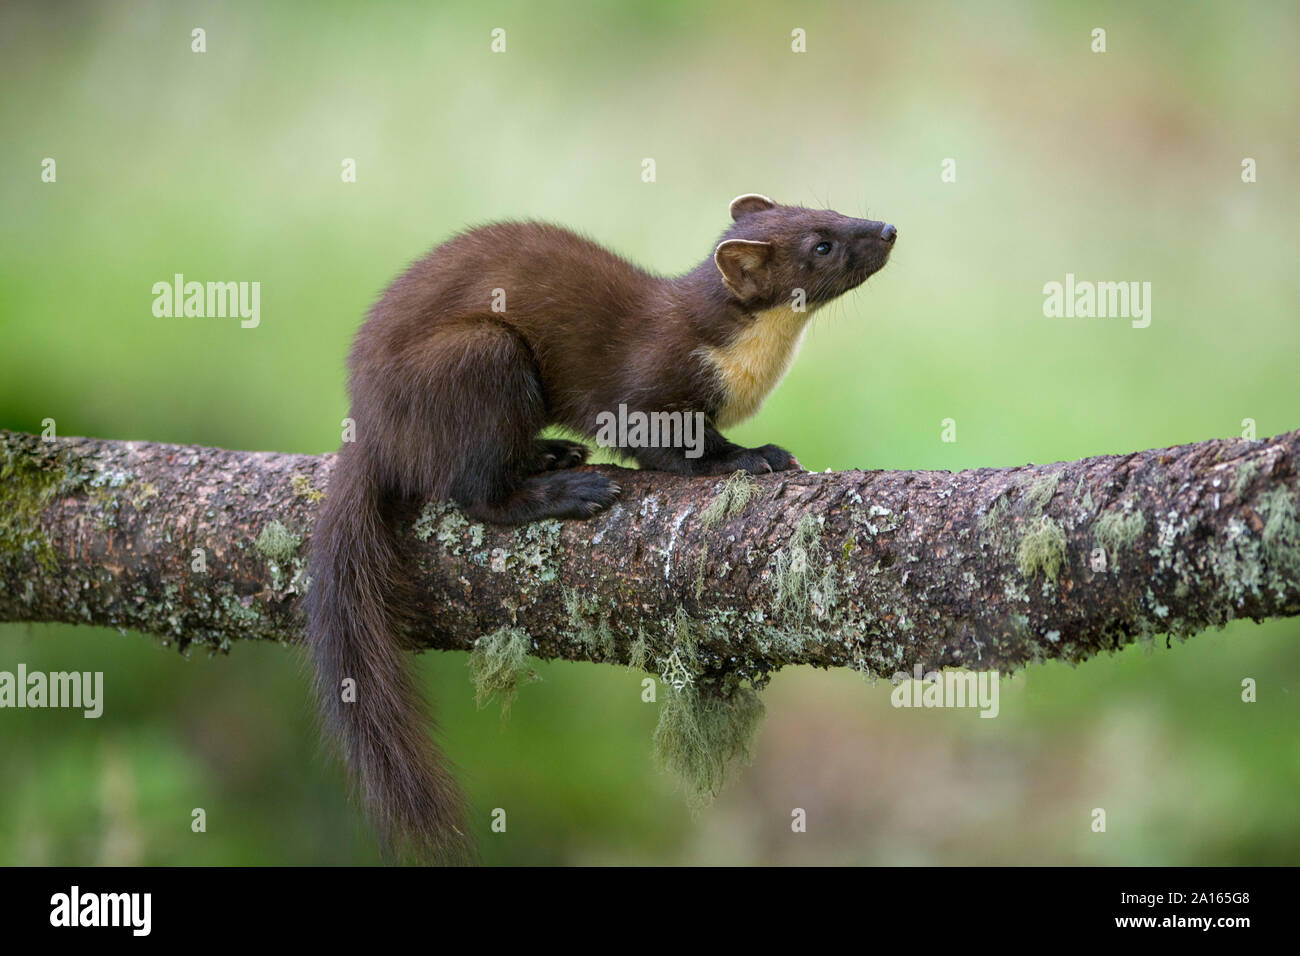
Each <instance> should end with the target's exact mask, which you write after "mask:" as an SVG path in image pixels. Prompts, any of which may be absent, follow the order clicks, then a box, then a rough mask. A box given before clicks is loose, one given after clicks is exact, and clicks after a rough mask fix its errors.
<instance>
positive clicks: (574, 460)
mask: <svg viewBox="0 0 1300 956" xmlns="http://www.w3.org/2000/svg"><path fill="white" fill-rule="evenodd" d="M537 446H538V452H539V464H540V466H541V467H540V470H541V471H559V470H560V469H561V468H576V467H577V466H578V465H581V464H582V463H583V462H585V461H586V460H587V456H588V455H589V454H591V449H590V448H588V447H587V446H586V445H584V444H583V443H582V442H577V441H567V440H565V439H563V438H547V439H543V440H541V441H539V442H538V443H537Z"/></svg>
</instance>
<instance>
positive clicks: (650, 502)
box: [0, 431, 1300, 683]
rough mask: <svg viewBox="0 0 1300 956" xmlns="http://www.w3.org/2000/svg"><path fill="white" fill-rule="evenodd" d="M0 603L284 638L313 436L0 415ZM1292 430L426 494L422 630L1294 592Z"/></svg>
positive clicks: (1140, 615)
mask: <svg viewBox="0 0 1300 956" xmlns="http://www.w3.org/2000/svg"><path fill="white" fill-rule="evenodd" d="M0 447H2V448H3V460H2V461H0V581H3V583H4V585H5V587H4V592H3V594H2V595H0V620H5V621H63V622H69V623H78V624H94V625H100V626H107V627H116V628H119V629H131V630H138V631H143V632H146V633H149V634H155V635H158V636H160V637H162V638H164V639H165V640H166V641H168V642H176V643H179V644H180V645H181V646H182V647H184V646H186V645H188V644H190V643H195V642H198V643H203V644H207V645H210V646H212V647H216V648H221V649H223V650H224V649H227V648H228V647H229V646H230V644H231V643H232V642H234V641H236V640H240V639H258V640H279V641H296V640H297V639H298V636H299V628H300V624H301V621H300V604H301V596H302V593H303V592H304V590H305V589H306V587H307V580H306V574H305V555H306V544H307V539H308V538H309V536H310V533H311V527H312V522H313V520H314V515H315V509H316V504H317V502H318V501H319V500H320V498H321V495H322V493H323V492H324V491H325V490H326V489H327V487H328V479H329V474H330V469H331V468H332V466H333V462H334V458H333V456H332V455H324V456H319V457H311V456H306V455H286V454H274V453H267V452H234V451H224V450H221V449H215V448H202V447H195V446H177V445H162V444H153V443H148V442H125V441H105V440H99V439H91V438H66V439H56V440H52V441H45V440H42V439H40V438H38V437H36V436H32V435H24V434H17V433H13V432H0ZM1298 475H1300V431H1295V432H1290V433H1288V434H1285V435H1281V436H1278V437H1277V438H1273V439H1269V440H1264V441H1245V440H1215V441H1206V442H1201V443H1198V444H1192V445H1183V446H1180V447H1175V448H1167V449H1163V450H1153V451H1146V452H1140V453H1135V454H1130V455H1109V456H1103V457H1097V458H1088V459H1083V460H1081V461H1075V462H1068V463H1057V464H1050V465H1037V466H1025V467H1020V468H1004V469H991V468H981V469H976V470H973V471H964V472H958V473H955V474H953V473H948V472H889V471H869V472H863V471H846V472H839V473H834V474H830V473H828V474H812V473H801V472H787V473H784V474H778V475H769V476H765V477H762V478H758V479H749V478H745V477H741V476H736V477H733V478H731V479H728V480H726V481H723V480H719V479H683V478H678V477H674V476H670V475H665V474H658V473H652V472H637V471H624V470H619V472H618V480H619V482H620V484H621V485H622V486H623V498H622V501H621V502H620V503H619V504H618V505H617V506H615V507H614V508H613V509H611V510H610V511H609V512H608V513H606V514H603V515H601V516H599V517H597V518H595V519H593V520H591V521H588V522H577V521H573V522H559V521H544V522H539V523H537V524H533V525H528V526H524V527H519V528H500V527H494V526H484V525H480V524H474V523H471V522H469V521H467V520H466V519H465V518H464V517H463V516H461V514H460V513H459V512H458V511H456V510H455V509H454V508H452V507H450V506H448V505H445V504H440V503H434V504H430V505H429V506H428V507H427V508H426V509H425V510H424V513H423V514H422V515H421V517H420V519H419V520H418V521H417V522H415V523H414V525H413V526H412V528H411V532H410V533H411V535H412V541H413V545H414V549H415V557H414V559H413V567H414V569H415V572H416V573H417V574H418V575H419V577H420V580H421V582H422V584H423V586H424V590H425V592H426V593H427V594H428V599H427V601H426V602H425V607H424V612H425V613H424V621H425V622H426V623H425V625H424V627H423V629H422V630H421V632H420V633H418V634H416V635H414V638H415V640H416V642H417V643H419V644H421V645H424V646H429V647H438V648H444V649H468V648H470V647H471V646H472V645H473V643H474V641H475V639H476V638H478V637H479V636H480V635H483V634H486V633H489V632H493V631H496V630H499V629H501V628H513V629H520V630H522V631H524V632H526V633H527V634H528V635H529V637H530V638H531V641H532V650H533V653H534V654H536V655H537V656H540V657H544V658H555V657H559V658H568V659H582V660H591V661H608V662H619V663H627V662H631V663H634V664H639V665H643V666H647V667H656V666H657V664H656V662H659V664H662V662H663V661H664V660H665V659H667V658H668V657H669V655H670V654H671V652H672V650H673V649H674V648H675V647H679V646H680V644H681V641H682V640H683V638H684V636H685V637H688V638H689V640H690V642H691V647H692V650H693V651H694V652H695V654H696V657H695V660H696V662H697V667H698V673H699V674H700V675H702V676H704V677H705V678H708V679H713V680H720V681H725V682H734V681H736V680H737V679H751V680H756V681H758V682H760V683H761V682H762V680H764V679H765V678H766V676H767V675H768V674H769V673H770V672H771V671H774V670H775V669H777V668H778V667H781V666H783V665H786V664H813V665H816V666H821V667H838V666H847V667H853V668H856V669H859V670H861V671H863V672H864V673H870V674H876V675H882V676H889V675H891V674H893V673H895V672H898V671H908V672H910V671H911V669H912V667H913V665H915V664H921V665H922V666H923V667H924V668H926V669H927V670H928V669H933V668H938V667H941V666H945V665H953V666H962V667H969V668H976V669H998V670H1000V671H1003V672H1007V671H1011V670H1014V669H1015V668H1017V667H1018V666H1021V665H1023V664H1025V663H1026V662H1028V661H1033V660H1042V659H1046V658H1060V659H1065V660H1071V661H1078V660H1082V659H1085V658H1087V657H1090V656H1092V655H1093V654H1095V653H1097V652H1098V651H1100V650H1102V649H1111V648H1115V647H1118V646H1121V645H1123V644H1125V643H1128V642H1130V641H1132V640H1133V639H1134V638H1135V637H1138V636H1142V635H1154V634H1160V633H1167V634H1171V635H1175V636H1179V637H1185V636H1188V635H1190V634H1192V633H1194V632H1196V631H1199V630H1202V629H1204V628H1206V627H1208V626H1211V625H1223V624H1224V623H1226V622H1227V621H1229V620H1231V619H1233V618H1236V617H1249V618H1252V619H1254V620H1256V621H1258V620H1262V619H1264V618H1267V617H1274V616H1287V615H1296V614H1300V521H1298V520H1297V514H1298V513H1300V499H1298V495H1297V476H1298Z"/></svg>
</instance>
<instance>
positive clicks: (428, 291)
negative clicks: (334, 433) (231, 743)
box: [307, 194, 898, 862]
mask: <svg viewBox="0 0 1300 956" xmlns="http://www.w3.org/2000/svg"><path fill="white" fill-rule="evenodd" d="M730 211H731V218H732V219H733V220H734V222H733V224H732V226H731V228H730V229H728V230H727V231H726V232H725V233H724V234H723V236H722V238H721V240H720V241H719V243H718V245H717V246H716V248H715V249H714V251H713V254H712V255H711V256H710V257H709V258H707V259H705V260H704V261H703V262H702V263H700V265H698V266H697V267H696V268H694V269H692V270H691V271H690V272H688V273H686V274H685V275H683V276H679V277H677V278H664V277H661V276H656V275H651V274H650V273H648V272H645V271H643V270H641V269H640V268H638V267H637V266H635V265H633V264H632V263H630V262H628V261H627V260H625V259H623V258H620V257H619V256H617V255H615V254H614V253H612V252H609V251H608V250H606V249H603V248H602V247H600V246H598V245H596V244H595V243H594V242H591V241H590V240H587V239H584V238H583V237H581V236H579V235H576V234H575V233H572V232H570V231H568V230H567V229H562V228H560V227H558V226H553V225H545V224H542V223H533V222H523V223H513V222H510V223H500V224H496V225H489V226H484V227H481V228H476V229H471V230H469V231H468V232H465V233H462V234H461V235H458V236H456V237H455V238H453V239H451V240H449V241H448V242H446V243H444V244H443V245H441V246H439V247H438V248H436V249H434V250H433V251H432V252H431V253H429V254H428V255H427V256H425V257H424V258H423V259H420V260H419V261H417V262H416V263H415V264H414V265H412V266H411V267H410V268H409V269H407V271H406V272H405V273H404V274H403V275H402V276H401V277H400V278H398V279H397V280H396V281H395V282H393V284H392V285H391V286H390V287H389V288H388V290H387V291H386V292H385V293H384V295H383V296H382V297H381V298H380V300H379V302H378V303H377V304H376V305H375V306H374V308H373V309H371V311H370V315H369V317H368V318H367V320H366V322H365V323H364V324H363V325H362V327H361V329H360V331H358V333H357V336H356V340H355V342H354V344H353V347H352V352H351V355H350V359H349V367H350V370H351V377H350V382H349V390H350V392H351V396H352V408H351V412H350V417H351V418H352V419H353V420H354V422H355V441H352V442H345V443H344V445H343V447H342V448H341V449H340V451H339V455H338V461H337V463H336V465H335V468H334V472H333V475H332V477H331V479H330V482H329V488H328V490H327V493H326V496H325V500H324V503H323V505H322V506H321V510H320V515H319V518H318V520H317V523H316V528H315V531H314V532H313V534H312V543H311V558H310V574H311V580H312V584H311V588H310V591H309V593H308V596H307V637H308V644H309V646H310V650H311V652H312V656H313V659H314V663H315V668H316V681H315V684H316V693H317V696H318V698H319V700H320V706H321V710H322V713H323V716H324V719H325V722H326V724H327V730H328V731H329V732H330V733H332V734H333V735H334V736H335V737H337V739H338V740H339V741H340V743H341V746H342V750H343V753H344V757H345V758H346V761H347V763H348V764H349V766H350V768H351V770H352V772H353V774H354V775H355V777H356V779H357V781H358V784H359V787H360V790H361V796H362V799H363V802H364V805H365V806H366V808H367V810H368V812H369V814H370V816H371V818H372V820H373V821H374V823H375V825H376V828H377V829H378V831H379V833H380V835H381V837H382V838H383V840H384V843H385V845H386V846H387V847H388V849H389V851H390V853H396V854H397V855H399V856H408V855H410V856H414V857H415V858H417V859H423V860H433V861H441V862H458V861H466V860H468V859H470V858H471V857H472V842H471V840H470V837H469V829H468V827H467V825H466V823H465V810H464V801H463V798H462V797H461V795H460V791H459V788H458V787H457V786H456V783H455V781H454V780H453V779H452V776H451V773H450V770H449V768H448V766H447V763H446V761H445V760H444V759H443V757H442V756H441V754H440V753H439V752H438V751H437V750H436V748H435V747H434V746H433V743H432V741H431V739H430V726H429V724H430V721H429V720H428V718H427V717H426V716H425V714H426V711H425V708H424V706H423V702H422V699H421V695H420V694H419V692H418V691H417V689H416V687H415V684H414V682H413V680H412V678H411V676H410V675H409V673H408V670H407V660H406V651H408V650H410V649H412V648H411V645H410V641H409V639H408V638H407V634H408V633H409V628H410V626H411V625H412V624H413V623H414V621H413V620H412V618H413V615H414V611H413V608H414V607H415V606H416V603H417V602H416V600H415V597H414V595H413V593H412V589H413V582H412V581H411V579H410V577H409V575H408V572H407V567H408V566H409V557H408V556H407V555H406V553H405V551H404V547H403V545H402V540H403V537H402V533H401V529H402V527H403V526H404V523H405V522H407V521H409V520H410V518H411V517H412V515H413V514H414V513H415V511H416V509H418V508H419V507H420V506H421V505H422V504H423V503H425V502H426V501H427V500H429V499H439V500H451V501H454V502H455V503H456V504H457V505H458V506H459V507H460V509H461V510H462V511H463V512H464V514H465V515H466V516H467V517H469V518H471V519H473V520H475V521H483V522H493V523H501V524H516V523H523V522H529V521H536V520H538V519H541V518H589V517H591V516H592V515H594V514H596V513H598V512H599V511H601V510H602V509H603V508H606V507H608V506H609V505H610V504H611V503H612V502H613V501H614V500H615V498H617V496H618V494H619V488H618V485H617V484H616V483H615V482H614V481H613V480H611V479H610V478H609V477H608V476H606V475H604V474H599V473H596V472H592V471H576V470H574V466H576V465H580V464H582V463H583V462H584V461H585V460H586V458H587V452H588V448H587V446H586V445H585V444H582V443H579V442H575V441H567V440H561V439H544V438H540V437H538V433H539V432H540V431H541V430H542V429H543V428H545V427H547V426H550V425H556V426H562V427H563V428H564V429H566V430H567V431H569V432H572V433H574V434H576V435H580V436H586V437H588V438H590V437H592V436H593V435H594V433H595V430H596V423H597V420H598V417H599V416H600V415H601V413H606V414H608V413H609V412H611V411H612V410H615V409H618V408H619V406H620V405H626V406H627V407H628V408H629V409H632V410H639V411H642V412H645V413H657V412H662V411H665V410H667V411H681V412H685V413H691V414H694V413H702V415H703V422H704V428H703V441H702V445H703V447H702V449H698V448H697V449H696V450H695V452H694V454H693V455H688V454H687V453H686V452H685V451H684V449H682V448H676V447H635V448H631V447H629V448H623V449H615V451H618V452H620V453H622V454H623V455H624V456H625V457H627V458H630V459H632V460H634V461H636V463H637V464H638V465H640V466H641V467H643V468H651V469H656V470H659V471H670V472H676V473H678V474H684V475H721V474H728V473H731V472H735V471H738V470H740V471H746V472H749V473H751V474H762V473H767V472H771V471H782V470H784V469H789V468H792V467H797V465H798V463H797V462H796V461H795V459H794V457H793V456H791V454H790V453H789V452H788V451H786V450H785V449H783V448H779V447H777V446H776V445H764V446H762V447H761V448H744V447H742V446H740V445H737V444H734V443H733V442H730V441H728V440H727V439H726V438H724V437H723V436H722V434H721V433H720V432H719V431H718V428H719V427H727V426H730V425H733V424H735V423H737V422H740V421H742V420H744V419H745V418H748V417H749V416H751V415H753V414H754V413H755V412H756V411H757V410H758V408H759V406H760V405H761V404H762V402H763V399H764V398H765V397H766V396H767V394H768V393H769V392H770V391H771V390H772V389H773V388H774V387H775V386H776V384H777V382H779V381H780V379H781V377H782V376H783V375H784V374H785V372H786V370H787V369H788V368H789V365H790V362H791V360H792V359H793V357H794V354H795V352H796V351H797V349H798V346H799V342H800V339H801V338H802V336H803V333H804V329H805V327H806V325H807V323H808V320H809V318H810V317H811V316H812V314H813V313H814V312H815V311H816V310H817V308H818V307H819V306H821V305H824V304H825V303H827V302H829V301H830V300H832V299H834V298H836V297H837V296H840V295H842V294H844V293H845V292H848V291H849V290H850V289H853V288H856V287H857V286H859V285H861V284H862V283H863V282H864V281H866V279H867V277H868V276H870V275H871V274H872V273H874V272H876V271H877V270H879V269H880V268H881V267H882V266H884V264H885V262H886V261H887V260H888V259H889V254H890V251H891V249H892V248H893V245H894V240H895V238H896V237H897V235H898V233H897V230H895V228H894V227H893V226H891V225H887V224H885V223H881V222H872V221H870V220H866V219H852V218H850V217H848V216H843V215H840V214H839V213H836V212H832V211H830V210H819V209H807V208H803V207H801V206H782V205H779V204H777V203H775V202H773V201H772V200H770V199H768V198H767V197H765V196H760V195H757V194H748V195H744V196H740V197H738V198H737V199H735V200H733V201H732V203H731V210H730ZM347 678H352V679H353V681H354V682H355V684H354V688H355V701H349V700H345V699H344V698H345V695H344V693H343V682H344V681H345V679H347Z"/></svg>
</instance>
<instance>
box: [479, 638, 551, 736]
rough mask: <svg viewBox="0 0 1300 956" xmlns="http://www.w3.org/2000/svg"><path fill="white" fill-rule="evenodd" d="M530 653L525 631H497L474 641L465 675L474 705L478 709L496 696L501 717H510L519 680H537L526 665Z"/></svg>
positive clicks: (529, 642)
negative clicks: (471, 688)
mask: <svg viewBox="0 0 1300 956" xmlns="http://www.w3.org/2000/svg"><path fill="white" fill-rule="evenodd" d="M531 651H532V640H531V639H530V638H529V636H528V632H527V631H524V630H522V629H521V628H517V627H503V628H500V629H499V630H496V631H493V632H492V633H491V634H485V635H484V636H483V637H480V638H479V639H478V640H477V641H475V642H474V649H473V650H472V651H470V655H469V672H470V677H471V679H472V680H473V681H474V686H475V694H474V702H475V703H476V704H478V706H479V708H480V709H482V708H483V707H486V706H487V704H488V702H489V701H490V700H491V699H492V698H493V697H496V696H500V698H501V718H502V720H504V719H506V718H507V717H509V716H510V705H511V704H512V703H513V702H514V699H515V694H516V693H518V690H519V683H520V681H521V680H526V681H530V682H531V681H535V680H537V679H538V676H537V673H536V672H535V671H534V670H532V669H531V668H530V667H529V666H528V655H529V653H530V652H531Z"/></svg>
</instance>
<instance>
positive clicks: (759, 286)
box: [713, 239, 772, 302]
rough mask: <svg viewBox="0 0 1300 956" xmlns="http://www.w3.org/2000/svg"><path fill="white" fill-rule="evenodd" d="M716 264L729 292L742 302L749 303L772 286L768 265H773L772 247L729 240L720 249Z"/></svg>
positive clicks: (715, 255) (766, 243) (744, 240)
mask: <svg viewBox="0 0 1300 956" xmlns="http://www.w3.org/2000/svg"><path fill="white" fill-rule="evenodd" d="M713 261H714V263H715V264H716V265H717V267H718V271H719V272H721V273H722V281H723V282H724V283H726V286H727V288H728V289H730V290H731V291H732V293H733V294H734V295H735V296H736V298H738V299H740V301H741V302H748V301H749V300H750V299H752V298H754V297H755V296H756V295H758V294H759V293H761V292H764V291H765V290H766V289H767V287H768V285H769V283H768V281H767V279H768V276H767V264H768V263H769V262H771V261H772V244H771V243H770V242H752V241H750V240H749V239H728V240H727V241H726V242H723V243H720V244H719V245H718V248H717V251H716V252H714V253H713Z"/></svg>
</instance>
